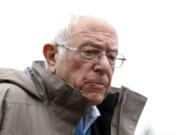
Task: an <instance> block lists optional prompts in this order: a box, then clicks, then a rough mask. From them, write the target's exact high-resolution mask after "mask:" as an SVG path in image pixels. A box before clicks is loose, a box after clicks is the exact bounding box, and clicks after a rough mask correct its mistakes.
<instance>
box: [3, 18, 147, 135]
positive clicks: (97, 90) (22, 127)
mask: <svg viewBox="0 0 180 135" xmlns="http://www.w3.org/2000/svg"><path fill="white" fill-rule="evenodd" d="M43 54H44V56H45V58H46V64H45V63H44V62H42V61H36V62H34V63H33V65H32V67H29V68H27V69H26V70H25V71H24V72H20V71H16V70H13V69H1V70H0V107H1V108H0V134H1V135H133V134H134V130H135V127H136V124H137V122H138V119H139V117H140V114H141V112H142V109H143V107H144V104H145V102H146V98H145V97H143V96H142V95H140V94H137V93H135V92H133V91H131V90H129V89H128V88H125V87H122V88H121V89H117V88H111V80H112V76H113V72H114V69H115V68H116V67H120V66H121V65H122V64H123V62H124V60H125V58H124V57H123V55H121V54H120V53H119V52H118V36H117V33H116V31H115V29H114V28H113V27H112V26H111V25H110V24H108V23H107V22H105V21H103V20H100V19H97V18H94V17H90V16H72V17H71V18H70V19H69V21H68V22H67V24H66V26H64V28H63V29H61V30H60V31H59V33H58V34H57V35H56V37H55V39H54V40H53V41H52V42H50V43H47V44H45V45H44V48H43Z"/></svg>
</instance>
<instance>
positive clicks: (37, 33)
mask: <svg viewBox="0 0 180 135" xmlns="http://www.w3.org/2000/svg"><path fill="white" fill-rule="evenodd" d="M65 14H89V15H94V16H97V17H100V18H103V19H105V20H108V21H109V22H110V23H112V24H113V25H114V26H115V27H116V29H117V31H118V33H119V49H120V52H121V53H122V54H124V55H125V57H126V58H127V61H126V62H125V63H124V65H123V67H122V68H120V69H116V71H115V74H114V78H113V83H112V85H113V86H116V87H121V85H124V86H126V87H129V88H130V89H132V90H134V91H136V92H138V93H141V94H143V95H145V96H147V97H148V102H147V104H146V106H145V108H144V111H143V113H142V116H141V118H140V120H139V123H138V126H137V129H136V132H135V135H179V122H180V116H179V115H180V108H179V107H178V106H180V105H179V103H180V98H179V91H180V82H179V81H180V60H179V58H180V53H179V52H180V49H179V47H180V1H179V0H106V1H103V0H89V1H87V0H74V1H73V0H65V1H63V0H0V67H10V68H16V69H19V70H23V69H24V68H25V67H27V66H30V65H31V63H32V61H33V60H38V59H44V58H43V55H42V47H43V45H44V44H45V43H47V42H49V41H50V40H51V39H52V38H53V36H54V34H55V33H56V32H57V29H58V24H59V22H61V20H62V18H61V16H63V15H65Z"/></svg>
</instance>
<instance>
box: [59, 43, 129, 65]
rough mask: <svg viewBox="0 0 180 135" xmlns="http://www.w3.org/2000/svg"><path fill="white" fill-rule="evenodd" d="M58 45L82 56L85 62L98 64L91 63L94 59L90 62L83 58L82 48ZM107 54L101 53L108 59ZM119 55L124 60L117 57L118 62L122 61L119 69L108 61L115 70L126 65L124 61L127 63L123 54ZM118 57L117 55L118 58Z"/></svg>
mask: <svg viewBox="0 0 180 135" xmlns="http://www.w3.org/2000/svg"><path fill="white" fill-rule="evenodd" d="M56 45H57V46H58V47H63V48H65V49H68V50H70V51H74V52H76V53H78V54H79V55H80V56H81V58H82V59H83V60H84V61H86V62H89V63H96V62H90V60H93V59H94V58H92V59H89V60H88V59H86V58H84V57H83V56H82V54H81V52H82V49H80V48H73V47H69V46H68V45H65V44H56ZM97 50H100V49H98V48H97ZM107 54H108V53H101V55H106V57H107ZM101 55H99V56H97V57H100V56H101ZM118 55H121V56H122V58H119V57H116V60H120V61H121V64H120V66H119V67H116V66H115V65H116V64H114V65H112V64H111V63H110V62H109V60H108V62H109V65H110V66H111V67H113V68H120V67H122V65H123V64H124V61H126V58H125V57H124V55H123V54H121V53H118ZM118 55H117V56H118ZM107 59H108V58H107Z"/></svg>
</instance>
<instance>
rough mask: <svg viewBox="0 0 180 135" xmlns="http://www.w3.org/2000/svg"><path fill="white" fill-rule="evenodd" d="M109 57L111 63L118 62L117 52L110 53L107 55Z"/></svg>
mask: <svg viewBox="0 0 180 135" xmlns="http://www.w3.org/2000/svg"><path fill="white" fill-rule="evenodd" d="M107 57H108V59H109V60H110V61H112V62H114V61H115V60H116V57H117V53H116V52H109V53H108V54H107Z"/></svg>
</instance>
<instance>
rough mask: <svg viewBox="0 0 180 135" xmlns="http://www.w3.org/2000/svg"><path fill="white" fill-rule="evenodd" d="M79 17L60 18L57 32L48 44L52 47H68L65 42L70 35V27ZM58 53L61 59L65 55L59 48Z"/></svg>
mask: <svg viewBox="0 0 180 135" xmlns="http://www.w3.org/2000/svg"><path fill="white" fill-rule="evenodd" d="M79 17H80V16H79V15H68V16H66V17H62V18H61V22H60V24H59V30H58V32H57V34H56V35H55V37H54V39H53V40H52V41H51V42H50V43H51V44H54V45H68V43H67V41H68V38H69V35H70V31H71V27H72V26H73V25H75V24H76V23H77V22H78V19H79ZM58 53H59V54H60V55H61V57H63V56H64V54H65V48H62V47H61V48H59V49H58Z"/></svg>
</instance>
